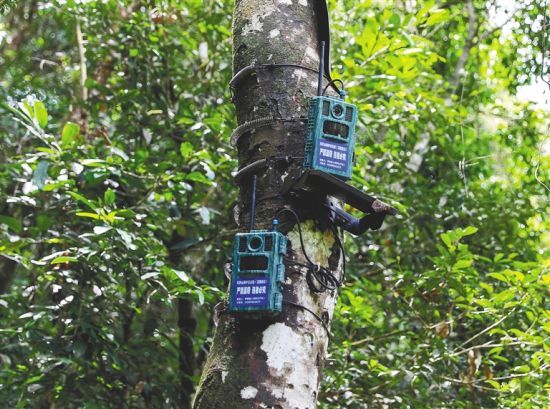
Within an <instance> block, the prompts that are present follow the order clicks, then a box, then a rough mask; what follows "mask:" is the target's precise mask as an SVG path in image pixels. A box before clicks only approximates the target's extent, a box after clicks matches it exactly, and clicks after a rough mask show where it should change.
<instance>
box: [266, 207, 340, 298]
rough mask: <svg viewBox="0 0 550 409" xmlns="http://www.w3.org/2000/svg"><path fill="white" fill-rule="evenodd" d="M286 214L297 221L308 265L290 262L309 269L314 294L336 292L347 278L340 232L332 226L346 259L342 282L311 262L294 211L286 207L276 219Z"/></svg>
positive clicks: (309, 284) (308, 275)
mask: <svg viewBox="0 0 550 409" xmlns="http://www.w3.org/2000/svg"><path fill="white" fill-rule="evenodd" d="M284 212H288V213H290V214H292V215H293V216H294V218H295V219H296V224H297V226H298V236H299V238H300V247H301V249H302V253H303V254H304V258H305V259H306V261H307V263H308V264H307V265H305V264H302V263H297V262H295V261H292V260H289V261H291V262H292V263H294V264H296V265H300V266H302V267H306V268H307V273H306V282H307V284H308V286H309V288H310V290H311V291H313V292H314V293H323V292H325V291H327V290H329V291H332V290H336V289H337V288H338V287H340V286H341V285H342V284H343V282H344V281H343V280H344V277H345V266H346V264H345V263H346V254H345V251H344V246H343V244H342V241H341V240H340V237H339V236H338V232H337V231H335V230H334V228H335V226H332V227H333V232H334V233H335V235H336V237H337V242H338V247H339V248H340V251H341V253H342V257H343V258H344V262H343V263H344V264H343V268H344V271H343V274H342V278H341V279H340V280H339V279H338V278H336V276H335V275H334V273H333V272H332V271H331V270H330V269H328V268H326V267H323V266H321V265H319V264H315V263H314V262H313V261H312V260H311V258H310V257H309V255H308V254H307V252H306V246H305V244H304V238H303V235H302V226H301V222H300V218H299V216H298V214H297V213H296V212H295V211H294V210H292V209H290V208H288V207H284V208H282V209H280V210H279V211H277V213H276V214H275V217H276V218H277V217H278V216H279V215H280V214H282V213H284ZM287 260H288V259H287Z"/></svg>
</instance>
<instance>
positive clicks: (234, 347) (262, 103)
mask: <svg viewBox="0 0 550 409" xmlns="http://www.w3.org/2000/svg"><path fill="white" fill-rule="evenodd" d="M324 7H325V3H324V2H322V1H312V0H237V1H236V5H235V12H234V22H233V46H234V60H233V70H234V73H238V72H239V71H240V70H241V69H243V68H244V67H246V66H249V65H255V66H257V65H260V64H297V65H301V66H305V67H308V68H309V70H308V69H304V68H299V67H296V66H290V67H289V66H283V67H280V66H278V67H276V68H273V67H271V68H266V69H255V70H253V71H252V72H250V73H249V74H247V75H244V76H242V77H241V78H240V79H239V81H238V82H236V83H235V84H234V103H235V106H236V111H237V119H238V123H239V125H242V124H244V123H246V122H249V121H252V120H255V119H258V118H264V117H275V118H278V120H276V121H274V122H273V123H270V124H268V125H265V126H258V127H257V128H255V129H252V130H250V131H248V132H245V133H243V134H242V135H241V136H240V138H239V140H238V142H237V148H238V155H239V165H240V166H239V167H240V168H241V169H242V168H243V167H244V166H247V165H249V164H251V163H253V162H254V161H257V160H259V159H265V158H273V157H276V158H279V159H280V158H283V157H290V159H288V160H277V159H273V160H271V161H269V162H268V164H269V166H268V167H267V169H265V170H263V171H261V172H259V173H258V174H257V175H258V182H257V198H258V199H257V208H256V228H264V229H269V228H270V226H271V220H272V218H273V217H274V216H275V213H276V212H277V210H278V209H280V208H281V207H283V206H285V205H286V206H288V207H291V208H292V209H294V210H295V211H296V212H298V214H299V215H300V218H301V220H302V234H303V239H304V245H305V249H306V252H307V253H308V255H309V257H310V258H311V259H312V260H313V262H314V263H319V264H320V265H321V266H325V267H327V268H330V270H331V271H332V272H333V273H334V274H335V275H336V277H340V276H341V274H342V272H341V266H342V255H341V253H340V251H339V247H338V245H337V240H336V237H335V233H334V232H333V229H331V228H330V227H329V226H328V225H327V223H326V222H325V221H323V220H317V219H318V218H319V215H318V214H315V213H314V210H313V206H312V203H304V202H303V201H302V202H300V201H298V200H294V201H293V202H290V201H288V200H287V198H286V197H283V196H282V195H281V185H282V183H283V181H284V178H285V177H286V175H287V174H288V172H289V171H291V170H293V169H297V168H300V167H301V166H302V162H303V156H304V143H305V135H306V121H305V118H306V117H307V99H308V97H310V96H313V95H315V94H316V87H317V84H316V82H317V74H316V71H317V70H318V64H319V48H320V36H322V35H323V34H321V33H322V31H320V29H319V25H318V19H319V18H323V17H324V14H323V13H325V12H326V11H325V10H326V9H323V8H324ZM325 18H326V16H325ZM325 28H326V27H325ZM297 117H300V118H299V119H296V118H297ZM290 118H294V119H290ZM239 183H240V185H241V186H240V188H241V191H240V192H241V196H240V199H241V205H240V209H239V211H238V212H237V214H239V223H240V226H241V228H242V230H243V231H244V230H246V227H247V226H246V222H245V221H246V220H247V218H248V213H249V208H250V188H251V183H250V178H242V179H240V180H239ZM282 222H283V223H282V225H281V229H280V230H281V231H282V232H283V233H286V234H287V236H288V238H289V244H290V249H289V251H288V254H287V262H285V265H286V281H285V284H284V288H283V299H284V301H283V311H282V313H281V314H279V315H277V316H276V317H274V318H272V319H265V318H264V319H256V320H252V319H243V318H241V317H239V316H238V315H233V314H230V313H229V312H228V309H227V302H222V303H220V304H219V305H218V306H216V312H215V313H216V316H217V320H218V323H217V328H216V331H215V335H214V340H213V344H212V348H211V350H210V353H209V355H208V358H207V361H206V363H205V367H204V370H203V374H202V378H201V381H200V384H199V387H198V390H197V393H196V396H195V400H194V408H195V409H214V408H216V409H217V408H225V409H230V408H239V409H243V408H280V409H286V408H292V409H294V408H299V409H306V408H309V409H313V408H315V406H316V400H317V395H318V390H319V382H320V380H321V375H322V369H323V362H324V358H325V355H326V350H327V345H328V336H329V334H328V333H327V328H328V327H329V326H330V321H331V319H332V314H333V310H334V305H335V302H336V297H337V291H327V292H324V293H321V294H317V293H314V292H312V291H311V290H310V288H309V287H308V284H307V283H306V279H305V273H306V268H304V267H300V266H298V265H296V264H294V263H293V262H294V261H296V262H298V263H304V262H305V259H304V255H303V252H302V250H301V247H300V240H299V236H298V229H297V226H296V224H295V223H294V221H293V220H292V219H291V218H286V217H282ZM289 259H290V261H288V260H289ZM321 320H323V321H324V322H322V321H321Z"/></svg>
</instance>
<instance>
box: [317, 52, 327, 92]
mask: <svg viewBox="0 0 550 409" xmlns="http://www.w3.org/2000/svg"><path fill="white" fill-rule="evenodd" d="M324 75H325V42H324V41H321V53H320V55H319V80H318V82H317V96H318V97H320V96H322V95H323V76H324Z"/></svg>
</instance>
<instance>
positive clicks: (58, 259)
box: [51, 256, 78, 264]
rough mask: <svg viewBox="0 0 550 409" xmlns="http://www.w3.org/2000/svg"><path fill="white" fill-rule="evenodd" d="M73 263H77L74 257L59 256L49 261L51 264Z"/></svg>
mask: <svg viewBox="0 0 550 409" xmlns="http://www.w3.org/2000/svg"><path fill="white" fill-rule="evenodd" d="M73 261H78V259H77V258H76V257H69V256H61V257H56V258H54V259H53V260H52V261H51V264H62V263H71V262H73Z"/></svg>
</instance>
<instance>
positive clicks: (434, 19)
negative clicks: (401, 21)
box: [426, 10, 451, 26]
mask: <svg viewBox="0 0 550 409" xmlns="http://www.w3.org/2000/svg"><path fill="white" fill-rule="evenodd" d="M450 17H451V14H450V13H449V11H448V10H432V11H430V17H428V20H426V25H427V26H433V25H436V24H439V23H443V22H445V21H447V20H449V19H450Z"/></svg>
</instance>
